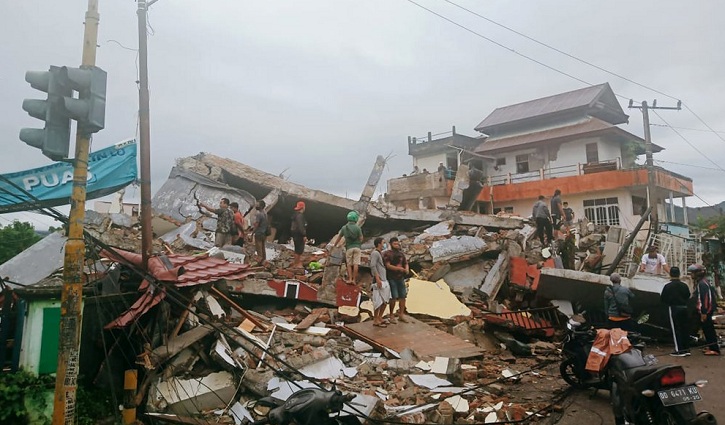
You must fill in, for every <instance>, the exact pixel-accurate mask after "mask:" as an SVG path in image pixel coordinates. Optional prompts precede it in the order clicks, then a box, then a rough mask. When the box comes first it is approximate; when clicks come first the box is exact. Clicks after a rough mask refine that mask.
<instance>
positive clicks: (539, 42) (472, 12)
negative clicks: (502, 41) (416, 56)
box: [443, 0, 680, 100]
mask: <svg viewBox="0 0 725 425" xmlns="http://www.w3.org/2000/svg"><path fill="white" fill-rule="evenodd" d="M443 1H445V2H446V3H449V4H451V5H453V6H455V7H457V8H459V9H462V10H465V11H466V12H468V13H471V14H473V15H475V16H478V17H479V18H481V19H484V20H486V21H488V22H490V23H492V24H494V25H497V26H499V27H501V28H504V29H506V30H508V31H511V32H513V33H514V34H517V35H519V36H521V37H524V38H525V39H527V40H530V41H533V42H534V43H536V44H539V45H541V46H544V47H546V48H547V49H551V50H553V51H555V52H557V53H560V54H562V55H564V56H566V57H568V58H571V59H574V60H576V61H578V62H581V63H583V64H585V65H588V66H591V67H592V68H596V69H598V70H600V71H602V72H605V73H607V74H610V75H613V76H615V77H617V78H621V79H622V80H624V81H628V82H630V83H632V84H634V85H637V86H639V87H642V88H644V89H647V90H651V91H653V92H655V93H657V94H661V95H662V96H665V97H669V98H671V99H674V100H680V99H678V98H676V97H675V96H672V95H669V94H667V93H664V92H661V91H659V90H657V89H655V88H652V87H649V86H647V85H644V84H642V83H638V82H637V81H634V80H632V79H630V78H627V77H625V76H624V75H620V74H617V73H616V72H614V71H610V70H608V69H606V68H604V67H601V66H599V65H597V64H594V63H592V62H589V61H587V60H584V59H582V58H579V57H577V56H574V55H572V54H571V53H567V52H565V51H563V50H561V49H558V48H556V47H554V46H552V45H550V44H547V43H544V42H543V41H539V40H537V39H535V38H534V37H531V36H529V35H526V34H524V33H522V32H520V31H517V30H515V29H513V28H511V27H508V26H506V25H504V24H502V23H500V22H497V21H494V20H493V19H491V18H487V17H486V16H483V15H481V14H479V13H477V12H475V11H473V10H471V9H467V8H465V7H463V6H461V5H459V4H457V3H454V2H452V1H451V0H443Z"/></svg>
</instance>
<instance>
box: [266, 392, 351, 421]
mask: <svg viewBox="0 0 725 425" xmlns="http://www.w3.org/2000/svg"><path fill="white" fill-rule="evenodd" d="M353 398H355V395H354V394H342V392H340V391H338V390H335V389H334V388H333V389H332V390H330V391H327V390H323V389H319V388H306V389H303V390H299V391H297V392H295V393H294V394H292V395H291V396H289V398H288V399H287V401H285V402H282V401H281V400H278V399H276V398H274V397H264V398H262V399H260V400H259V401H257V404H259V405H261V406H267V407H271V408H272V409H271V410H270V411H269V412H268V413H267V417H266V418H264V419H262V420H259V421H256V422H253V425H263V424H270V425H289V424H296V425H360V420H359V419H358V418H357V416H354V415H337V416H335V417H331V416H330V414H331V413H339V412H341V411H342V409H343V407H344V404H345V403H349V402H350V401H352V399H353Z"/></svg>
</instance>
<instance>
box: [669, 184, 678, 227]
mask: <svg viewBox="0 0 725 425" xmlns="http://www.w3.org/2000/svg"><path fill="white" fill-rule="evenodd" d="M670 221H671V222H673V223H675V222H676V221H677V220H675V194H674V192H672V191H671V190H670Z"/></svg>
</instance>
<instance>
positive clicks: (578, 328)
mask: <svg viewBox="0 0 725 425" xmlns="http://www.w3.org/2000/svg"><path fill="white" fill-rule="evenodd" d="M566 327H567V333H566V336H565V337H564V344H563V348H562V351H563V353H564V360H563V361H562V362H561V364H560V365H559V373H560V374H561V377H562V378H563V379H564V381H566V383H567V384H569V385H571V386H572V387H574V388H578V389H587V388H595V389H603V390H609V388H610V382H609V374H608V370H607V368H605V369H604V370H603V371H602V372H600V373H599V374H598V375H595V374H592V373H590V372H587V371H586V369H585V367H586V364H587V357H588V356H589V352H590V351H591V349H592V344H593V342H594V338H595V337H596V335H597V332H596V330H595V329H594V328H592V327H591V326H588V325H585V323H584V318H583V317H574V318H572V319H569V322H568V323H567V325H566Z"/></svg>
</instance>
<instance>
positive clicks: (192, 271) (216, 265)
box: [105, 250, 251, 329]
mask: <svg viewBox="0 0 725 425" xmlns="http://www.w3.org/2000/svg"><path fill="white" fill-rule="evenodd" d="M117 252H118V255H114V254H112V253H109V252H106V253H105V254H106V255H107V256H108V257H110V258H115V259H117V260H120V259H124V260H126V261H129V262H131V263H133V264H134V265H136V266H137V267H140V266H141V256H140V255H139V254H136V253H133V252H128V251H121V250H117ZM119 257H120V258H119ZM166 259H168V262H169V263H171V265H172V266H173V269H171V270H169V269H168V268H167V266H166V262H165V260H166ZM248 268H249V264H241V263H230V262H228V261H227V260H225V259H223V258H216V257H209V255H207V254H204V255H198V256H191V255H175V254H171V255H168V256H166V258H164V257H163V256H156V257H152V258H150V259H149V273H151V275H153V276H154V277H155V278H156V279H159V280H163V281H165V282H170V283H173V284H174V285H175V286H177V287H186V286H195V285H203V284H205V283H209V282H215V281H217V280H221V279H229V280H241V279H244V278H245V277H247V276H249V275H250V274H251V272H248V271H247V269H248ZM151 287H152V286H151V285H149V282H148V281H146V280H144V281H143V282H142V284H141V285H140V286H139V290H140V291H145V293H144V295H142V296H141V298H139V299H138V300H137V301H136V302H135V303H134V305H132V306H131V307H130V308H129V309H128V310H126V311H125V312H124V313H123V314H122V315H121V316H120V317H118V318H117V319H115V320H114V321H113V322H111V323H109V324H108V325H106V329H111V328H120V327H125V326H127V325H128V324H130V323H131V322H133V321H134V320H136V319H137V318H139V317H141V316H142V315H143V314H144V313H146V312H147V311H149V310H150V309H151V307H153V306H155V305H156V304H158V303H159V302H160V301H161V299H162V298H163V297H164V295H165V294H164V293H163V292H157V293H156V294H155V295H154V294H152V293H151V292H150V288H151Z"/></svg>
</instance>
